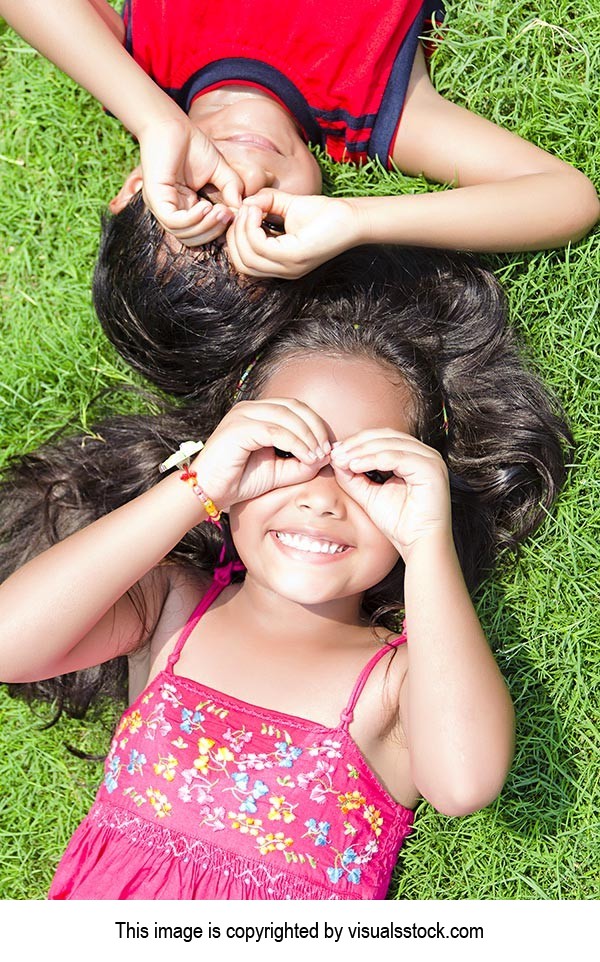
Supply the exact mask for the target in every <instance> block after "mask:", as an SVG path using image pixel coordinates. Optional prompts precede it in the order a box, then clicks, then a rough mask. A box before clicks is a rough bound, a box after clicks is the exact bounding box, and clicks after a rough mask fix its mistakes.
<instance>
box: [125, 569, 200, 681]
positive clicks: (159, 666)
mask: <svg viewBox="0 0 600 962" xmlns="http://www.w3.org/2000/svg"><path fill="white" fill-rule="evenodd" d="M161 567H162V568H163V572H162V575H163V578H164V579H165V581H166V591H165V594H164V600H163V602H162V606H161V609H160V613H159V616H158V619H157V621H156V624H155V626H154V630H153V632H152V636H151V638H150V639H149V642H148V644H147V645H146V646H144V648H145V651H139V652H138V653H136V657H138V658H142V659H144V661H145V664H146V666H147V671H148V674H147V679H148V680H151V679H152V678H153V677H154V676H155V675H156V674H158V672H159V671H162V670H163V668H164V667H165V666H166V664H167V659H168V657H169V655H170V654H171V652H172V650H173V648H174V646H175V644H176V643H177V639H178V638H179V636H180V634H181V632H182V631H183V629H184V628H185V625H186V623H187V621H188V619H189V617H190V615H191V614H192V612H193V611H194V609H195V608H196V606H197V604H198V602H199V601H200V599H201V598H202V597H203V595H204V594H205V593H206V591H207V590H208V588H209V587H210V585H211V583H212V575H211V574H209V573H208V572H206V571H201V570H200V569H198V568H193V567H191V566H184V565H181V564H174V563H166V564H164V565H162V566H161Z"/></svg>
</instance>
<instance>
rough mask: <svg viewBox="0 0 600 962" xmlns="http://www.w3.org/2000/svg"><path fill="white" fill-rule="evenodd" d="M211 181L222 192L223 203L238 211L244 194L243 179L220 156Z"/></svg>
mask: <svg viewBox="0 0 600 962" xmlns="http://www.w3.org/2000/svg"><path fill="white" fill-rule="evenodd" d="M210 181H211V183H212V184H214V185H215V187H217V188H218V189H219V190H220V192H221V197H222V198H223V202H224V204H225V205H226V206H227V207H233V208H235V209H236V210H237V208H238V207H240V206H241V203H242V198H243V194H244V185H243V183H242V179H241V177H240V176H239V175H238V174H237V173H236V172H235V170H234V169H233V167H230V166H229V164H228V163H227V161H226V160H225V158H224V157H223V156H222V155H220V154H219V159H218V162H217V165H216V167H215V169H214V170H213V173H212V175H211V178H210Z"/></svg>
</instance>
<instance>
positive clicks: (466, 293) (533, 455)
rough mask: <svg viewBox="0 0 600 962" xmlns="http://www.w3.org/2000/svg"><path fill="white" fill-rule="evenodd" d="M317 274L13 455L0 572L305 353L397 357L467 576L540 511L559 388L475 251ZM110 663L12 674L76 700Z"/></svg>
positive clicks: (362, 256) (18, 688) (192, 559)
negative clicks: (64, 434)
mask: <svg viewBox="0 0 600 962" xmlns="http://www.w3.org/2000/svg"><path fill="white" fill-rule="evenodd" d="M366 268H369V270H366ZM170 269H171V270H172V269H173V268H172V265H171V268H170ZM320 277H321V284H320V286H319V287H318V288H315V287H314V284H313V282H312V281H311V282H310V284H309V285H308V286H303V285H302V284H299V289H298V290H297V292H296V293H295V294H294V295H293V296H294V298H297V310H296V312H295V313H294V312H292V311H291V310H290V309H289V308H290V304H291V301H288V302H287V304H286V305H285V309H284V310H282V311H281V313H280V314H277V312H276V311H275V310H272V311H271V310H270V309H269V310H267V311H266V312H265V313H264V315H261V312H260V311H258V310H257V309H256V305H255V303H254V295H253V294H252V295H251V296H250V297H249V299H245V298H241V299H240V300H239V302H238V303H239V309H240V312H241V313H240V316H239V318H238V337H237V339H235V338H233V336H232V332H231V330H230V324H229V322H228V323H227V324H224V325H223V326H222V325H221V324H219V323H216V322H213V323H212V324H211V330H210V339H208V338H207V336H206V332H204V333H203V332H202V331H200V332H199V333H198V335H197V339H196V342H194V343H195V346H194V359H193V364H194V365H197V366H198V370H199V371H200V372H202V371H204V368H203V363H204V362H206V363H207V364H209V363H210V372H211V373H210V377H208V376H207V375H206V373H204V375H203V377H202V385H203V387H202V391H198V390H197V389H194V391H193V392H192V393H191V396H190V397H189V398H187V399H186V401H185V402H184V403H183V404H181V403H180V404H179V406H174V405H164V406H163V408H162V410H161V411H160V413H159V414H156V415H121V416H118V417H111V418H108V419H106V420H105V421H103V422H102V423H100V424H99V425H97V427H96V428H95V429H94V431H93V432H92V433H91V435H90V436H86V437H84V438H82V437H80V436H79V437H70V438H67V439H65V440H60V441H56V442H54V443H51V444H48V445H45V446H44V447H42V448H41V449H39V450H38V451H36V452H34V453H32V454H29V455H26V456H25V457H22V458H21V459H19V460H18V461H15V462H13V463H12V464H11V465H10V466H9V468H8V470H7V472H6V475H5V479H4V481H3V483H2V485H1V487H0V534H1V543H0V578H5V577H7V576H8V574H10V573H11V571H13V570H15V569H16V568H17V567H19V566H20V565H22V564H23V563H24V562H25V561H27V560H28V559H29V558H31V557H33V556H34V555H36V554H37V553H39V552H40V551H42V550H43V549H44V548H46V547H48V546H49V545H51V544H53V543H54V542H56V541H57V540H60V539H62V538H64V537H66V536H67V535H68V534H70V533H71V532H73V531H75V530H77V529H78V528H81V527H82V526H84V525H86V524H88V523H90V522H91V521H93V520H95V519H96V518H97V517H99V516H101V515H103V514H105V513H106V512H108V511H110V510H112V509H114V508H116V507H118V506H119V505H121V504H123V503H124V502H126V501H128V500H130V499H131V498H133V497H135V496H137V495H138V494H140V493H142V492H143V491H145V490H146V489H147V488H148V487H150V486H151V485H153V484H154V483H155V482H156V478H157V465H158V464H159V463H160V462H161V461H162V460H164V458H165V457H166V456H167V455H168V453H169V452H171V451H172V450H174V449H175V448H176V447H177V446H178V444H179V443H180V441H181V440H183V439H185V438H188V437H200V438H203V439H205V438H206V437H207V436H208V435H209V434H210V433H211V432H212V431H213V430H214V428H215V426H216V425H217V424H218V423H219V421H220V420H221V418H222V417H223V416H224V415H225V413H226V412H227V410H228V409H229V408H230V407H231V404H232V398H234V396H235V395H236V391H238V390H239V388H238V385H239V383H240V381H241V380H242V379H243V395H244V398H253V397H256V396H258V395H260V393H261V390H262V389H263V387H264V385H265V383H266V381H267V380H268V377H269V375H270V374H271V373H272V372H273V371H274V370H275V369H276V368H277V366H278V365H280V364H282V363H284V362H285V361H286V360H288V359H290V358H294V357H295V358H302V357H305V356H309V355H314V354H315V353H318V354H319V355H326V356H335V357H340V356H341V357H366V358H371V359H374V360H376V361H380V362H383V363H385V364H386V365H389V366H391V367H392V368H393V369H394V370H396V371H397V376H398V383H399V384H401V385H402V386H403V390H404V391H405V390H406V388H408V391H409V394H410V397H411V401H412V405H411V407H412V414H413V431H414V433H415V435H416V436H417V437H419V438H420V439H421V440H423V441H424V442H426V443H427V444H430V445H432V446H433V447H435V448H437V449H438V450H439V451H440V452H441V454H442V456H443V457H444V459H445V461H446V463H447V465H448V469H449V475H450V487H451V497H452V510H453V532H454V538H455V543H456V548H457V552H458V556H459V559H460V563H461V566H462V569H463V572H464V576H465V580H466V582H467V585H468V586H469V589H470V590H474V589H475V588H476V587H477V586H478V585H479V584H480V583H481V581H482V579H483V578H484V577H485V576H486V575H487V574H488V573H489V572H490V571H491V569H492V568H493V566H494V564H495V563H496V561H497V560H498V558H499V557H501V556H502V555H503V554H506V553H507V552H508V553H511V552H513V551H514V550H515V549H516V548H517V546H518V545H519V544H520V543H521V542H522V541H523V540H524V539H525V538H526V537H527V536H528V535H529V534H530V533H531V532H532V531H534V530H535V529H536V527H537V526H538V525H539V524H540V523H541V521H542V520H543V519H544V517H545V516H546V512H547V509H548V508H549V507H550V506H551V504H552V503H553V501H554V499H555V498H556V496H557V493H558V491H559V490H560V487H561V485H562V483H563V481H564V479H565V457H564V456H565V453H566V452H567V451H568V449H569V447H570V445H571V444H572V438H571V434H570V432H569V429H568V426H567V424H566V422H565V419H564V417H563V415H562V413H561V410H560V407H559V405H558V403H557V402H556V400H555V399H553V398H552V397H551V395H550V394H549V393H548V391H547V390H546V389H545V388H544V386H543V385H542V384H541V382H540V381H539V379H538V378H537V376H536V375H535V374H534V373H533V372H532V371H531V370H529V369H528V366H527V364H526V363H525V362H524V360H523V356H522V352H521V350H520V348H519V345H518V343H517V339H516V336H515V333H514V331H513V330H512V328H511V327H510V326H509V325H508V324H507V309H506V301H505V297H504V294H503V292H502V289H501V288H500V286H499V284H498V282H497V281H496V280H495V278H494V276H493V274H492V273H491V272H490V271H489V270H487V269H485V268H484V267H482V266H481V265H480V264H479V263H478V262H477V261H476V260H474V259H472V258H470V257H466V256H462V255H458V254H450V253H444V252H436V251H419V250H395V251H386V250H378V249H371V248H364V249H360V250H357V251H352V252H349V253H347V254H346V255H344V256H343V257H342V258H340V259H337V261H335V262H331V263H330V264H329V265H328V266H326V267H324V269H323V270H322V271H321V273H320ZM171 282H172V283H174V284H175V283H178V284H184V283H185V281H175V280H171V279H169V281H168V284H170V283H171ZM165 316H166V315H165ZM250 320H251V321H252V323H250ZM202 323H203V322H202ZM231 324H233V318H231ZM180 362H181V363H183V356H181V357H180ZM178 363H179V362H178ZM403 396H405V395H403ZM446 419H447V426H446ZM220 537H221V536H220V535H219V533H218V531H217V530H216V529H215V528H214V526H212V525H199V526H198V527H196V528H193V529H192V530H191V531H190V532H188V533H187V534H186V536H185V537H184V538H183V539H182V541H181V542H180V543H179V544H178V545H177V546H176V547H175V548H174V550H173V552H171V554H170V556H169V558H170V560H171V561H172V562H174V563H179V564H185V565H192V566H196V567H199V568H202V569H204V570H207V571H210V570H213V569H214V567H215V565H216V564H217V559H218V556H219V551H220V548H221V540H220ZM403 575H404V568H403V564H402V562H401V561H399V562H398V564H397V565H396V567H395V568H394V570H393V571H392V572H391V573H390V574H389V575H388V576H387V577H386V578H385V579H384V581H383V582H381V583H380V584H379V585H376V586H374V587H373V588H372V589H371V590H369V591H368V592H366V594H365V597H364V601H363V604H364V609H365V612H366V613H368V615H369V616H370V617H371V619H372V621H373V622H374V623H376V624H383V625H386V626H388V627H392V628H393V627H394V626H395V625H396V623H397V618H398V613H399V610H400V609H401V606H402V602H403ZM123 679H124V674H123V669H122V667H121V666H120V665H119V663H108V665H105V666H100V667H99V668H94V669H89V670H86V671H83V672H75V673H73V674H71V675H64V676H61V677H60V678H58V679H50V680H48V681H44V682H39V683H34V684H29V685H12V686H11V690H12V691H13V692H14V693H18V694H22V695H26V696H29V697H44V698H46V699H52V698H54V699H56V704H57V706H58V711H59V712H60V710H61V709H64V710H65V711H67V712H69V713H70V714H79V715H81V714H82V713H83V712H85V710H86V709H87V707H88V706H89V704H90V702H91V700H93V699H94V698H96V697H97V696H98V695H99V694H102V693H108V694H110V695H111V696H112V695H114V693H115V688H118V687H119V685H122V684H123Z"/></svg>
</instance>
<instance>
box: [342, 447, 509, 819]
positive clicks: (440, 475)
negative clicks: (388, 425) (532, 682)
mask: <svg viewBox="0 0 600 962" xmlns="http://www.w3.org/2000/svg"><path fill="white" fill-rule="evenodd" d="M332 462H333V464H334V468H335V471H336V476H337V477H338V482H339V484H340V485H341V486H342V487H344V488H345V489H346V490H347V491H348V493H349V494H350V496H351V497H353V498H354V499H355V500H356V501H357V502H358V503H359V504H360V505H361V506H362V507H363V508H364V510H365V511H366V512H367V514H368V515H369V517H370V518H371V520H372V521H373V522H374V523H375V524H376V525H377V526H378V527H379V528H380V529H381V530H382V531H383V532H384V533H385V534H386V536H387V537H388V538H389V539H390V541H391V542H392V543H393V544H394V545H395V546H396V547H397V549H398V551H399V553H400V554H401V556H402V557H403V559H404V562H405V566H406V573H405V582H404V596H405V608H406V624H407V635H408V646H407V658H408V668H407V671H406V676H405V680H404V683H403V685H402V689H401V696H400V704H399V721H400V723H401V726H402V729H403V731H404V733H405V735H406V739H407V742H408V750H409V754H410V761H411V775H412V778H413V781H414V783H415V786H416V787H417V789H418V790H419V792H420V793H421V794H422V795H423V796H424V797H425V798H426V799H427V800H428V801H429V802H431V803H432V804H433V805H434V806H435V807H436V808H437V809H438V810H439V811H441V812H444V813H445V814H447V815H461V814H466V813H468V812H472V811H475V810H477V809H479V808H483V807H484V806H485V805H487V804H489V802H491V801H492V800H493V799H494V798H495V797H496V796H497V795H498V793H499V792H500V790H501V788H502V785H503V784H504V780H505V778H506V775H507V772H508V769H509V767H510V762H511V759H512V754H513V727H514V716H513V708H512V703H511V700H510V696H509V694H508V690H507V688H506V685H505V683H504V680H503V678H502V675H501V673H500V671H499V669H498V666H497V665H496V662H495V660H494V658H493V656H492V653H491V651H490V648H489V645H488V643H487V640H486V637H485V635H484V633H483V630H482V628H481V625H480V623H479V620H478V618H477V615H476V613H475V610H474V608H473V604H472V602H471V599H470V597H469V594H468V591H467V588H466V586H465V582H464V579H463V576H462V572H461V570H460V565H459V562H458V558H457V556H456V551H455V549H454V543H453V539H452V526H451V513H450V497H449V490H448V475H447V470H446V466H445V464H444V462H443V460H442V458H441V457H440V456H439V455H438V454H437V452H435V451H433V450H432V449H431V448H429V447H427V446H426V445H424V444H422V443H421V442H420V441H417V440H416V439H415V438H412V437H410V436H408V435H401V434H398V433H397V432H381V431H378V432H362V433H361V434H359V435H356V436H355V437H354V438H350V439H348V440H346V441H344V442H343V444H341V445H338V446H336V447H335V448H334V453H333V454H332ZM366 471H380V472H386V473H389V474H390V475H391V476H390V477H389V479H388V480H387V481H385V483H384V484H382V485H376V484H373V483H371V482H369V481H368V480H367V479H366V478H365V476H364V473H363V472H366Z"/></svg>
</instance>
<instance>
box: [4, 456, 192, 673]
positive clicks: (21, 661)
mask: <svg viewBox="0 0 600 962" xmlns="http://www.w3.org/2000/svg"><path fill="white" fill-rule="evenodd" d="M204 517H205V514H204V511H203V507H202V504H201V503H200V501H199V500H198V498H197V497H196V496H195V495H194V494H193V493H192V492H191V490H189V489H188V487H187V486H184V485H183V484H182V482H181V481H180V480H179V477H178V472H177V473H176V474H175V475H172V476H170V477H168V478H166V479H165V480H163V481H161V482H160V484H157V485H156V486H155V487H153V488H152V489H151V490H150V491H147V492H146V493H145V494H143V495H141V496H140V497H138V498H136V499H135V500H134V501H131V502H129V503H128V504H126V505H124V506H123V507H121V508H118V509H117V510H116V511H113V512H111V513H110V514H108V515H106V516H105V517H103V518H100V519H99V520H98V521H95V522H94V523H93V524H91V525H89V526H88V527H87V528H84V529H82V530H81V531H78V532H76V533H75V534H73V535H71V536H70V537H69V538H66V539H65V540H64V541H62V542H60V543H59V544H56V545H54V546H53V547H51V548H49V549H48V550H47V551H45V552H43V553H42V554H41V555H39V556H38V557H36V558H34V559H33V560H32V561H30V562H29V563H28V564H26V565H25V566H24V567H23V568H20V569H19V570H18V571H16V572H15V573H14V574H13V575H11V577H10V578H8V579H7V580H6V581H5V582H4V583H3V584H2V585H1V586H0V666H1V667H0V680H1V681H4V682H21V681H36V680H38V679H40V678H48V677H52V676H54V675H58V674H63V673H65V672H70V671H76V670H77V669H79V668H84V667H89V666H91V665H97V664H100V663H101V662H103V661H107V660H109V659H111V658H115V657H117V656H118V655H123V654H127V653H128V652H130V651H132V650H133V649H134V648H135V647H137V646H138V645H139V644H140V643H142V642H143V641H145V640H147V639H148V638H149V637H150V636H151V635H152V632H153V630H154V627H155V626H156V623H157V621H158V617H159V615H160V611H161V609H162V606H163V604H164V602H165V601H166V598H167V596H168V594H169V591H170V571H171V566H161V567H158V568H157V565H158V564H159V562H160V561H161V560H162V559H163V558H164V557H165V555H167V554H168V552H169V551H170V550H171V549H172V548H173V547H174V545H175V544H177V542H178V541H180V540H181V538H182V537H183V536H184V535H185V534H186V532H187V531H189V530H190V528H192V527H194V525H196V524H198V523H200V522H201V521H202V520H203V518H204ZM134 585H137V586H138V588H139V590H140V591H141V594H142V602H143V604H142V609H143V615H142V617H140V614H139V611H138V607H139V605H137V604H134V603H133V602H132V601H131V600H130V599H129V598H128V597H127V594H126V593H127V592H128V591H129V590H130V589H131V588H132V587H133V586H134Z"/></svg>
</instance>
